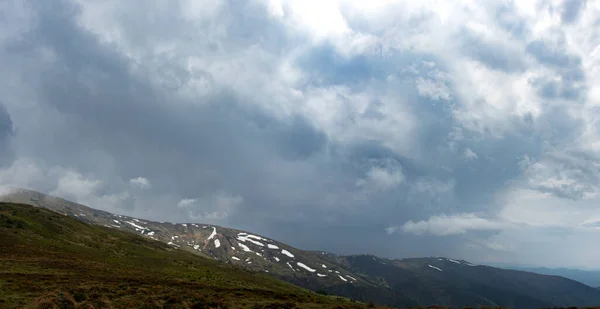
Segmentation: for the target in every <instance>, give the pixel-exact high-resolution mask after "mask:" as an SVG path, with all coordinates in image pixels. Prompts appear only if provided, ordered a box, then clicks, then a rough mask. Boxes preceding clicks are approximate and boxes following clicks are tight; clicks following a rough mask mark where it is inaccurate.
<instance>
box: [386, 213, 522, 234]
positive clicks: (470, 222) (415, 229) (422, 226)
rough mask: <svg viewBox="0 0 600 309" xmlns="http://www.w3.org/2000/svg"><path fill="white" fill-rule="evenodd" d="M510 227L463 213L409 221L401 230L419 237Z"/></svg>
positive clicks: (506, 224) (504, 223) (505, 223)
mask: <svg viewBox="0 0 600 309" xmlns="http://www.w3.org/2000/svg"><path fill="white" fill-rule="evenodd" d="M508 226H510V224H509V223H507V222H500V221H495V220H490V219H485V218H480V217H478V216H477V215H475V214H472V213H463V214H455V215H449V216H448V215H439V216H432V217H431V218H429V219H428V220H426V221H418V222H413V221H408V222H406V223H404V224H403V225H402V227H401V229H402V231H403V232H407V233H414V234H417V235H421V234H426V233H429V234H433V235H438V236H447V235H459V234H465V233H467V232H469V231H497V230H502V229H504V228H507V227H508ZM388 233H389V231H388Z"/></svg>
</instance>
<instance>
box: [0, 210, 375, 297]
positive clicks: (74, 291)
mask: <svg viewBox="0 0 600 309" xmlns="http://www.w3.org/2000/svg"><path fill="white" fill-rule="evenodd" d="M0 244H2V245H1V246H0V308H21V307H24V306H25V307H29V308H363V307H366V306H365V305H361V304H358V303H352V302H350V301H349V300H347V299H343V298H340V297H327V296H322V295H318V294H316V293H314V292H310V291H308V290H304V289H301V288H299V287H296V286H294V285H291V284H288V283H285V282H282V281H280V280H277V279H275V278H272V277H269V276H267V275H265V274H262V273H257V272H251V271H248V270H245V269H242V268H238V267H234V266H231V265H226V264H224V263H221V262H218V261H214V260H212V259H206V258H203V257H200V256H198V255H194V254H191V253H188V252H185V251H182V250H177V249H175V248H173V247H172V246H169V245H166V244H163V243H161V242H158V241H154V240H151V239H147V238H144V237H141V236H138V235H135V234H132V233H128V232H123V231H118V230H115V229H109V228H105V227H102V226H97V225H89V224H86V223H83V222H80V221H78V220H76V219H74V218H71V217H68V216H64V215H60V214H57V213H55V212H52V211H49V210H46V209H40V208H34V207H32V206H29V205H23V204H11V203H0Z"/></svg>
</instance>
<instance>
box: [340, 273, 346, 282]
mask: <svg viewBox="0 0 600 309" xmlns="http://www.w3.org/2000/svg"><path fill="white" fill-rule="evenodd" d="M338 277H340V279H342V280H344V281H345V282H348V279H346V278H344V277H342V276H340V275H338Z"/></svg>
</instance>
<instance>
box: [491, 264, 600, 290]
mask: <svg viewBox="0 0 600 309" xmlns="http://www.w3.org/2000/svg"><path fill="white" fill-rule="evenodd" d="M502 268H508V269H516V270H523V271H529V272H534V273H538V274H544V275H552V276H561V277H565V278H569V279H573V280H576V281H579V282H581V283H584V284H587V285H589V286H592V287H597V286H600V271H593V270H580V269H569V268H546V267H519V266H514V267H510V266H509V267H502Z"/></svg>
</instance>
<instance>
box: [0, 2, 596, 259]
mask: <svg viewBox="0 0 600 309" xmlns="http://www.w3.org/2000/svg"><path fill="white" fill-rule="evenodd" d="M483 4H485V5H483ZM599 23H600V2H598V1H577V0H571V1H566V0H565V1H516V0H515V1H484V2H474V1H466V0H465V1H433V0H427V1H391V0H371V1H358V0H353V1H352V0H331V1H313V0H311V1H308V0H302V1H300V0H299V1H292V0H290V1H278V0H260V1H226V0H210V1H208V0H180V1H170V0H169V1H167V0H164V1H126V2H123V1H116V0H109V1H106V0H102V1H100V0H91V1H90V0H87V1H81V0H55V1H35V0H5V1H1V2H0V68H2V78H1V79H0V189H3V188H7V187H24V188H29V189H34V190H38V191H41V192H45V193H48V194H52V195H57V196H60V197H63V198H66V199H69V200H72V201H75V202H79V203H82V204H84V205H88V206H91V207H95V208H98V209H103V210H107V211H110V212H114V213H119V214H127V215H132V216H137V217H142V218H147V219H151V220H157V221H174V222H190V221H193V222H203V223H212V224H218V225H223V226H228V227H235V228H239V229H244V230H249V231H253V232H255V233H260V234H263V235H266V236H268V237H271V238H274V239H277V240H280V241H283V242H286V243H289V244H290V245H293V246H296V247H299V248H303V249H312V250H326V251H330V252H336V253H340V254H356V253H372V254H375V255H379V256H382V257H413V256H448V257H452V258H460V259H465V260H468V261H472V262H476V263H513V264H525V265H537V266H549V267H559V266H560V267H577V268H598V264H597V262H598V261H600V246H598V245H597V241H598V239H600V207H599V206H598V205H600V204H599V202H600V196H598V193H599V192H600V182H599V180H600V143H599V141H600V139H599V133H600V131H599V130H598V124H599V122H598V120H599V119H600V118H599V116H600V109H599V106H600V48H599V46H600V27H599V26H598V25H599Z"/></svg>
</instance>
